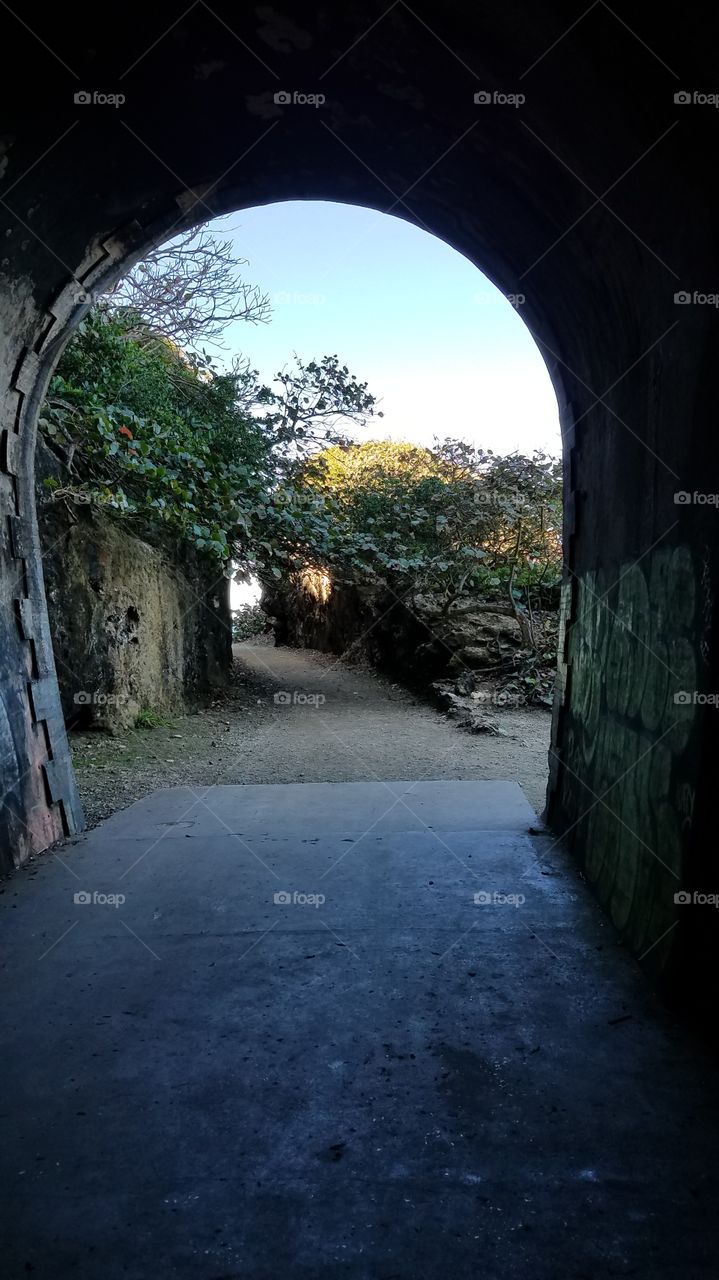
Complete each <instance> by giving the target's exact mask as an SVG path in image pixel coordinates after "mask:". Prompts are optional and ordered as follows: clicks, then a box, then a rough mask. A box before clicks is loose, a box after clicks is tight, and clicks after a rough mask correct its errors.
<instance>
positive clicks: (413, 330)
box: [213, 201, 561, 456]
mask: <svg viewBox="0 0 719 1280" xmlns="http://www.w3.org/2000/svg"><path fill="white" fill-rule="evenodd" d="M213 226H214V227H215V228H216V229H217V231H218V232H220V233H221V234H222V235H223V236H226V237H228V238H232V239H233V240H234V242H235V245H236V249H237V253H238V254H239V255H241V256H242V257H244V258H247V259H249V266H248V267H247V269H246V271H245V275H246V277H247V279H248V280H249V281H251V282H252V283H253V284H257V285H259V286H260V287H261V288H262V289H263V290H264V291H265V292H267V293H268V294H269V295H270V298H271V300H272V303H273V314H272V319H271V321H270V323H269V324H268V325H258V326H253V325H248V324H242V323H237V324H235V325H233V326H231V327H230V328H229V329H228V330H227V332H226V334H225V338H224V341H225V344H226V346H227V348H228V351H227V352H226V353H225V354H226V355H228V354H230V353H235V352H237V351H242V352H244V353H245V354H246V355H248V356H249V358H250V360H251V363H252V365H253V366H254V367H256V368H258V369H259V370H260V373H261V374H262V376H263V378H265V379H266V380H269V378H270V377H271V376H272V374H274V373H275V372H276V371H277V370H278V369H279V368H281V367H282V366H283V365H285V364H287V363H288V362H289V361H290V360H291V357H292V354H293V352H294V351H296V352H297V353H298V354H299V355H300V356H301V357H302V358H303V359H310V358H312V357H320V356H323V355H331V354H334V353H336V354H337V355H339V357H340V359H341V361H342V363H343V364H347V365H348V367H349V369H350V370H351V372H352V373H355V374H356V375H357V377H358V378H360V379H361V380H363V381H367V382H368V383H369V389H370V391H372V392H373V393H374V394H375V395H376V396H378V397H379V398H380V399H381V400H382V404H381V405H380V408H381V409H382V410H383V411H384V415H385V416H384V418H383V419H381V420H374V421H372V422H370V424H369V426H368V427H367V428H366V429H364V430H363V431H362V433H361V434H360V437H359V438H364V439H372V438H377V437H391V438H393V439H405V440H412V441H415V442H417V443H421V444H430V443H431V441H432V437H433V436H434V435H438V436H440V438H444V436H455V437H461V438H462V439H466V440H470V441H472V442H473V443H475V444H478V445H480V446H482V447H484V448H488V449H493V450H494V451H495V452H499V453H510V452H512V451H513V450H515V449H519V450H521V451H522V452H531V450H532V449H533V448H535V447H537V448H543V449H545V450H547V451H548V452H550V453H553V454H555V455H557V456H558V455H559V452H560V449H561V444H560V436H559V424H558V418H557V402H556V399H555V396H554V391H553V389H552V385H551V383H550V380H549V375H548V374H547V371H546V368H545V365H544V362H543V360H542V357H541V356H540V354H539V351H538V349H537V347H536V345H535V343H534V341H533V339H532V338H531V336H530V334H529V332H528V330H527V329H526V327H525V325H524V323H523V321H522V320H521V318H520V315H519V312H518V310H516V309H515V308H513V307H512V306H511V305H510V304H509V303H508V302H507V301H506V300H505V299H504V298H503V297H502V295H501V293H500V292H499V290H497V289H496V288H495V286H494V285H493V284H491V283H490V281H489V280H487V279H486V277H485V276H483V275H482V274H481V273H480V272H479V271H477V269H476V267H474V266H473V265H472V264H471V263H470V262H468V261H467V259H466V258H463V257H462V255H461V254H459V253H457V251H456V250H455V249H451V248H450V247H449V246H448V245H446V244H444V243H443V242H442V241H441V240H438V239H436V238H435V237H434V236H431V235H429V234H428V233H427V232H425V231H422V230H421V229H419V228H417V227H415V226H411V225H410V224H409V223H407V222H404V221H403V220H402V219H400V218H395V217H393V216H391V215H387V214H382V213H377V212H375V211H374V210H372V209H363V208H358V207H356V206H352V205H342V204H330V203H327V202H319V201H292V202H286V203H282V204H273V205H265V206H264V207H261V208H255V209H245V210H242V211H241V212H239V213H236V214H233V215H232V216H231V217H230V218H227V219H221V220H218V222H216V223H215V224H213Z"/></svg>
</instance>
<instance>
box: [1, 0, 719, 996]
mask: <svg viewBox="0 0 719 1280" xmlns="http://www.w3.org/2000/svg"><path fill="white" fill-rule="evenodd" d="M218 15H219V17H218ZM140 17H141V10H140V9H139V7H138V8H137V9H134V8H133V7H132V6H130V8H129V9H128V12H127V14H126V19H127V21H126V23H125V24H124V25H123V28H122V29H121V30H118V31H117V32H116V33H115V34H114V37H113V42H112V46H111V47H105V46H104V45H102V47H101V48H99V49H98V41H97V40H95V39H94V38H92V36H91V34H88V28H87V27H85V26H84V25H83V15H82V14H81V13H79V12H78V13H77V14H72V15H68V14H66V13H63V14H62V15H60V14H57V15H53V14H50V15H48V17H47V19H46V23H47V25H46V26H44V27H43V34H42V42H41V46H42V47H40V45H39V43H38V40H37V39H36V38H35V36H34V34H33V33H32V32H29V31H28V30H25V29H23V28H22V27H21V26H20V25H19V24H15V25H14V26H12V23H11V27H12V30H11V31H10V36H9V44H8V48H9V49H11V50H12V51H13V52H14V55H15V58H14V60H15V62H16V64H17V66H18V67H21V66H22V67H23V68H27V67H28V66H38V65H40V66H41V67H42V75H41V76H39V77H38V81H37V93H36V97H35V98H34V100H33V102H32V105H31V107H30V108H28V107H27V103H26V98H25V96H24V95H20V94H18V95H17V97H16V98H15V99H14V100H13V101H12V102H10V103H9V104H8V107H7V109H6V113H5V116H6V120H7V124H6V126H4V131H3V139H4V140H3V143H2V151H1V152H0V162H1V169H2V181H1V185H0V201H2V203H1V204H0V211H1V216H2V233H3V239H2V241H1V243H2V256H1V257H0V273H1V274H0V316H2V318H3V321H4V330H3V344H2V348H1V350H0V376H1V377H2V384H1V394H2V396H3V401H2V403H3V417H2V422H1V424H0V429H1V430H2V433H3V434H2V452H1V453H0V500H1V501H2V515H3V525H2V529H3V534H2V537H3V541H2V544H1V554H0V577H1V579H2V584H3V597H2V598H3V610H2V618H1V619H0V639H1V640H2V653H3V668H4V670H3V675H4V679H3V685H2V688H3V703H4V718H2V723H3V724H7V726H8V728H7V729H4V730H3V739H2V742H1V743H0V750H1V751H2V753H3V755H5V756H6V758H7V759H8V760H10V767H9V768H8V770H7V775H8V786H7V787H6V788H5V801H4V803H3V808H2V818H1V819H0V829H1V830H2V834H3V846H4V854H5V861H6V863H7V862H8V861H10V860H11V859H12V858H13V856H14V857H15V858H16V859H19V860H21V859H22V858H24V857H26V856H28V854H30V853H32V852H34V851H37V850H38V849H40V848H43V847H46V846H47V845H49V844H51V843H52V841H53V840H55V839H57V838H59V837H61V836H62V835H63V834H64V833H67V832H68V831H72V830H73V829H75V828H77V827H78V826H79V824H80V823H81V821H82V819H81V814H80V810H79V806H78V803H77V796H76V792H75V788H74V782H73V779H72V772H71V766H70V757H69V751H68V747H67V740H66V738H65V734H64V728H63V726H62V722H61V716H60V713H59V704H58V700H57V690H56V684H55V680H54V670H53V662H52V650H51V645H50V640H49V632H48V627H47V616H46V611H45V606H44V597H43V584H42V566H41V557H40V549H39V545H38V539H37V526H36V522H35V519H34V496H33V485H32V459H33V451H34V431H35V422H36V416H37V410H38V407H39V404H40V402H41V400H42V396H43V393H44V390H45V386H46V384H47V380H48V378H49V376H50V373H51V370H52V367H53V365H54V363H55V361H56V360H57V358H58V356H59V354H60V351H61V349H62V346H63V344H64V343H65V341H66V340H67V338H68V336H69V334H70V333H71V331H72V329H73V327H74V326H75V325H76V324H77V323H78V321H79V320H80V319H81V318H82V315H83V314H84V304H83V302H82V301H81V299H79V295H81V294H82V293H83V292H87V291H94V290H97V291H104V290H105V289H106V288H108V287H110V286H111V285H112V283H113V282H114V281H115V280H116V279H117V278H118V277H119V275H120V274H122V272H123V271H124V270H126V269H127V267H128V266H129V265H131V263H132V262H134V261H137V260H139V259H140V258H141V257H142V256H143V254H145V253H146V252H147V250H148V248H149V247H151V246H152V245H153V244H156V243H159V242H161V241H163V240H165V239H167V238H168V237H169V235H170V233H171V231H172V230H181V229H182V228H183V227H184V226H188V225H191V223H193V222H199V221H204V220H206V219H207V218H208V217H209V216H210V215H211V216H218V215H220V214H222V213H226V212H232V211H235V210H237V209H238V208H242V207H248V206H250V205H253V206H256V205H261V204H264V203H270V202H274V201H277V200H281V199H292V198H294V199H298V198H312V199H323V200H340V201H342V202H343V203H350V204H361V205H364V206H366V207H369V208H376V209H378V210H380V211H383V212H390V211H391V212H398V215H399V216H403V217H407V218H408V219H409V220H411V221H415V222H416V223H417V225H422V226H424V227H425V229H427V230H430V231H431V233H432V234H434V235H437V236H439V238H440V239H443V240H445V241H446V242H447V243H449V244H451V245H452V246H453V247H454V248H456V249H457V250H458V251H459V252H461V253H463V254H464V255H465V256H466V257H467V258H469V260H470V261H472V262H474V263H475V265H477V266H478V268H479V269H480V270H481V271H483V272H484V274H485V275H487V276H488V277H489V278H490V279H491V280H492V281H493V283H495V284H496V285H497V286H498V287H499V288H500V289H501V290H502V291H503V292H504V293H517V292H523V293H524V294H525V296H526V297H527V303H526V306H525V312H524V314H525V316H526V319H527V321H528V324H529V327H530V330H531V331H532V332H533V333H534V335H535V337H536V339H537V341H538V342H539V344H540V347H541V349H542V350H543V352H544V355H545V363H547V367H548V369H549V372H550V377H551V378H552V382H553V385H554V387H555V391H556V394H557V399H558V402H559V408H560V419H561V422H562V429H563V435H564V442H565V478H566V485H565V488H566V493H567V507H566V515H565V546H566V554H567V561H568V568H567V576H566V584H565V605H564V614H565V620H566V622H567V624H568V631H567V638H566V641H565V643H564V645H563V649H562V654H561V661H560V680H559V695H558V700H557V705H556V708H555V723H554V731H553V742H554V750H553V756H552V775H551V780H550V803H549V817H550V819H551V820H552V821H553V823H554V824H555V826H556V827H557V830H558V831H563V832H564V833H566V835H567V838H568V841H569V842H570V844H571V845H572V847H573V848H574V850H575V852H576V854H577V856H578V858H579V859H580V862H581V864H582V865H583V866H584V867H585V869H586V870H587V874H588V876H589V878H590V879H591V880H592V882H593V883H594V884H595V887H596V890H597V892H598V894H599V896H600V898H601V900H602V901H603V903H604V904H605V905H606V906H607V908H608V910H609V911H610V913H611V914H612V916H613V918H614V920H615V923H616V924H617V926H618V927H619V928H620V929H621V930H622V932H623V934H624V936H625V937H626V939H627V940H628V942H629V944H630V945H631V946H632V947H633V949H634V950H635V951H636V952H637V954H639V955H642V956H646V957H647V963H648V964H649V965H650V966H652V967H653V968H654V969H655V971H662V970H667V968H668V967H671V966H672V965H674V963H675V961H676V959H677V957H680V958H682V960H683V959H684V958H685V956H687V955H689V954H690V952H691V953H692V954H693V953H694V952H693V950H692V948H694V950H695V949H696V948H695V946H694V942H693V941H692V939H696V938H697V937H698V936H699V935H701V936H702V939H703V941H702V946H703V945H704V943H705V941H706V938H705V936H704V935H705V934H706V935H708V934H709V933H710V932H711V929H710V926H706V927H705V926H704V924H703V923H702V924H701V927H699V928H698V929H694V928H693V929H691V930H688V931H687V930H686V929H685V928H684V927H683V925H682V922H681V920H680V919H679V916H678V915H677V912H676V910H675V905H674V901H673V892H672V890H673V889H674V888H675V887H676V886H683V885H685V884H687V883H690V882H691V883H693V884H696V885H698V884H706V883H708V881H709V880H710V879H711V875H712V873H713V862H712V859H711V857H709V855H708V854H707V851H706V840H707V837H706V833H707V832H708V831H709V830H710V827H709V826H708V825H707V824H708V823H709V813H710V801H711V772H710V770H709V767H708V760H709V752H708V750H706V749H704V748H707V747H708V746H713V745H714V744H715V742H716V736H717V735H716V729H715V726H714V724H713V722H712V721H711V719H710V717H709V716H708V715H707V714H706V713H705V712H704V711H702V710H697V709H696V707H695V706H694V705H692V707H691V708H690V709H686V707H683V706H682V705H680V707H679V710H678V711H676V712H673V713H672V714H674V715H676V716H677V717H678V719H677V721H676V725H673V724H670V723H669V720H668V719H666V723H665V719H662V717H665V718H666V717H668V715H669V712H671V710H672V705H673V704H670V703H669V702H668V699H669V698H670V696H671V692H672V688H673V687H674V685H671V686H670V685H669V684H667V679H668V677H667V676H666V671H669V672H670V674H671V679H672V681H673V682H675V684H676V682H677V681H679V680H680V679H681V680H682V681H685V680H686V681H687V687H688V688H690V689H692V690H695V689H700V690H701V689H704V690H710V689H711V680H712V672H713V671H714V670H715V666H714V663H715V659H714V628H715V621H714V604H713V601H714V595H715V584H716V581H717V577H718V576H719V575H718V571H717V552H716V545H715V544H716V539H715V537H714V533H713V527H712V523H711V511H710V510H709V509H701V510H699V509H697V510H696V511H689V512H683V513H679V519H675V517H676V516H677V512H676V507H675V503H674V497H673V495H674V493H675V492H676V491H677V490H681V491H691V490H692V489H693V488H706V486H707V482H708V477H710V476H716V474H717V457H716V446H715V445H714V443H713V436H712V432H711V423H712V403H713V387H712V373H711V362H712V357H713V355H714V353H715V350H716V335H715V327H714V325H713V323H712V319H713V318H712V316H711V314H710V313H709V311H708V310H703V311H702V309H701V307H699V306H696V307H693V308H687V309H686V310H683V311H682V312H681V314H679V313H678V312H677V310H676V307H675V303H674V294H675V292H677V290H683V289H689V290H691V289H701V288H702V287H703V288H704V289H708V288H709V287H710V284H711V279H712V276H713V273H715V272H716V258H717V253H716V244H715V236H714V225H715V216H714V208H713V201H714V192H713V186H712V178H711V175H710V174H707V173H706V166H704V168H702V166H701V163H700V161H701V159H702V157H705V156H706V155H708V154H710V153H711V151H712V150H713V148H714V147H715V145H716V130H717V126H716V123H715V122H714V121H713V120H712V119H711V116H710V115H709V114H707V113H706V112H704V113H702V112H701V111H698V110H697V111H696V112H695V114H694V116H693V117H692V126H691V129H687V128H686V126H685V125H684V124H683V123H681V122H680V121H678V120H677V119H676V116H677V110H676V107H675V106H674V99H673V94H674V91H675V90H676V88H677V87H678V85H679V84H680V83H683V82H682V80H681V76H682V75H684V76H687V77H691V76H693V77H694V80H695V81H696V83H697V85H699V84H701V83H703V82H704V81H706V79H707V76H708V75H709V73H710V71H711V67H710V61H709V51H710V48H711V40H710V39H709V38H707V39H706V40H705V41H702V42H699V41H696V40H693V39H692V36H691V33H685V32H677V31H676V30H675V29H674V28H673V27H672V26H671V25H670V24H669V19H666V20H664V19H662V18H661V17H658V16H657V15H654V16H653V25H652V32H651V35H652V39H651V41H649V42H648V41H647V40H646V39H644V38H643V33H645V34H646V32H645V28H646V17H645V14H644V12H643V10H642V8H641V6H630V7H628V9H627V11H626V13H623V15H622V17H621V18H617V15H616V14H613V12H612V10H611V9H609V8H608V6H606V5H602V4H601V3H600V4H598V5H596V6H592V12H591V13H590V11H587V14H586V15H583V16H582V18H581V20H578V19H577V15H576V14H575V13H574V12H573V11H571V10H570V7H569V6H568V5H565V4H563V3H559V2H557V3H553V4H551V5H548V6H545V7H544V10H543V12H542V14H539V13H536V12H534V11H530V10H529V9H528V8H525V7H523V6H501V7H500V6H498V5H496V4H490V3H486V2H485V3H482V4H480V5H479V6H470V5H469V4H466V3H463V2H461V0H452V2H451V3H450V4H448V5H446V6H445V7H444V10H443V12H442V14H441V15H438V14H437V13H436V12H435V11H434V10H433V9H432V8H431V7H430V6H427V5H420V6H417V7H416V8H413V9H410V7H409V6H407V5H405V4H403V3H398V4H397V5H393V6H392V9H391V11H382V9H381V8H378V10H377V12H376V13H375V12H374V11H373V13H372V14H371V15H368V13H367V11H366V8H365V7H364V6H362V5H359V4H354V3H353V4H350V5H349V6H348V7H347V8H346V9H343V10H342V12H341V13H339V14H338V13H336V12H335V11H334V9H330V8H329V7H328V6H325V5H322V4H314V3H299V4H296V5H293V6H292V8H291V9H285V8H282V9H273V8H269V7H259V8H257V9H254V8H253V9H251V10H247V11H246V12H244V13H242V14H240V15H238V14H237V13H236V12H235V11H234V9H231V7H230V6H225V5H219V6H218V7H217V9H216V11H215V12H214V13H212V12H210V11H209V10H207V9H206V8H205V7H204V6H193V9H192V11H191V12H189V11H188V13H187V14H186V15H182V17H181V19H178V15H177V14H176V13H175V12H174V11H173V10H172V9H171V8H170V6H167V7H165V6H163V5H160V6H159V8H158V9H157V11H156V13H155V15H154V20H155V21H156V23H157V33H158V34H157V38H156V39H154V40H153V39H151V38H150V37H147V38H146V39H145V40H144V48H143V47H140V49H139V50H138V40H137V39H136V34H137V32H138V31H140V30H142V31H143V32H144V30H145V26H144V23H142V22H141V21H140ZM7 21H10V19H7ZM713 21H714V22H716V19H713ZM379 24H381V26H382V32H381V39H378V32H377V28H378V25H379ZM228 32H229V34H228ZM233 37H234V38H233ZM139 44H140V46H142V45H143V41H140V42H139ZM48 49H49V50H50V54H48V52H47V50H48ZM43 50H44V51H43ZM670 64H671V65H670ZM674 64H676V65H677V66H678V67H679V70H675V66H674ZM560 73H561V74H560ZM83 76H85V77H87V84H88V86H90V85H92V86H97V88H98V89H100V88H102V86H103V85H105V84H106V85H107V86H108V89H110V88H113V87H114V88H115V90H117V91H118V92H119V91H120V88H121V89H122V92H123V93H124V96H125V102H124V103H123V104H122V105H121V107H120V108H112V107H108V106H107V105H106V104H105V105H103V104H101V103H92V102H90V103H88V102H85V101H84V100H81V101H80V102H79V103H75V102H74V101H73V99H74V94H75V92H76V91H77V89H78V86H79V85H82V84H83V83H85V81H84V80H83ZM103 77H104V79H103ZM318 84H321V85H322V86H323V88H322V92H323V93H324V95H325V103H324V104H323V105H322V107H321V108H314V107H307V106H303V105H301V104H299V103H297V104H296V103H292V104H285V103H282V102H280V103H277V102H275V100H274V98H275V93H276V92H277V89H278V88H280V87H282V86H286V87H287V88H288V89H289V90H292V91H293V92H294V90H295V88H296V89H298V90H301V89H302V88H303V87H304V86H308V85H309V86H311V85H318ZM520 85H522V86H524V88H523V89H522V92H524V90H525V89H526V93H525V103H524V104H521V106H511V105H506V103H502V102H501V101H496V102H495V101H492V102H490V103H486V102H485V101H484V100H483V101H481V102H479V103H476V102H475V101H474V93H475V92H477V91H481V93H488V94H489V95H490V96H492V97H493V96H494V95H502V94H504V95H506V94H507V93H515V94H516V93H518V92H519V91H520V90H519V86H520ZM158 86H161V93H159V92H158ZM94 91H95V90H94V89H93V92H94ZM109 113H111V114H109ZM667 175H669V177H670V179H671V180H670V182H668V181H667ZM689 201H691V207H692V210H693V215H694V216H693V218H692V222H691V226H688V225H687V222H686V218H685V216H684V215H685V211H686V208H687V203H688V202H689ZM529 280H531V287H527V281H529ZM715 487H716V488H717V489H719V483H715ZM659 653H661V654H664V655H668V657H666V658H659V657H658V656H657V655H658V654H659ZM649 657H651V658H652V663H649V661H648V658H649ZM662 663H663V666H662ZM657 664H658V665H657ZM656 671H660V672H662V673H663V674H662V676H661V679H659V680H658V679H657V677H656V675H655V674H653V673H655V672H656ZM662 680H663V681H664V684H665V685H666V688H665V690H664V695H663V701H662V700H661V698H660V694H659V692H658V688H657V686H658V684H661V681H662ZM692 681H693V682H694V683H693V684H692V683H691V682H692ZM640 684H641V697H639V696H638V694H637V693H636V690H635V692H634V693H633V692H632V689H633V687H634V686H639V685H640ZM662 687H663V686H662ZM658 701H661V708H660V713H659V715H657V706H656V705H655V704H656V703H657V702H658ZM676 726H678V727H676ZM644 762H647V763H644ZM610 794H611V795H612V799H611V801H609V800H607V799H606V798H605V797H607V796H609V795H610ZM688 934H691V935H692V939H688ZM690 942H691V946H690V945H689V943H690Z"/></svg>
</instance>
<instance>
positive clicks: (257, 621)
mask: <svg viewBox="0 0 719 1280" xmlns="http://www.w3.org/2000/svg"><path fill="white" fill-rule="evenodd" d="M268 630H269V620H268V617H267V614H266V613H265V611H264V609H262V608H260V606H259V605H258V604H243V605H240V607H239V609H233V611H232V639H233V640H234V642H235V644H239V643H241V642H242V641H243V640H251V639H252V638H253V636H261V635H263V634H264V633H265V632H266V631H268Z"/></svg>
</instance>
